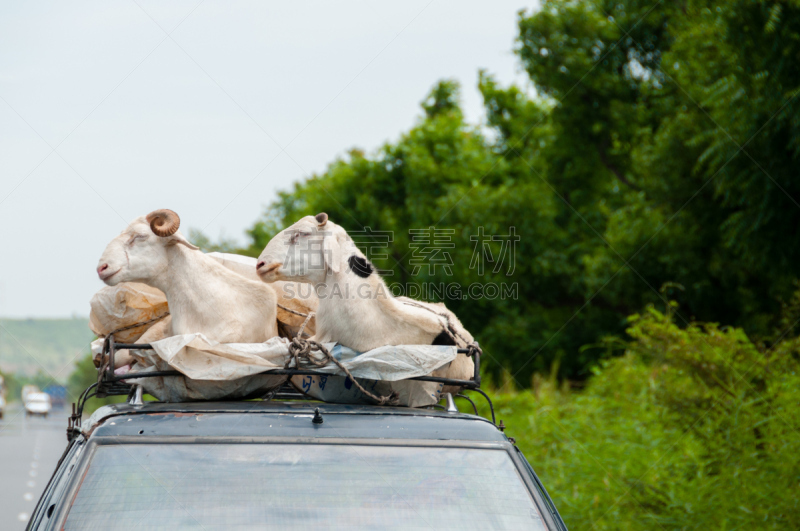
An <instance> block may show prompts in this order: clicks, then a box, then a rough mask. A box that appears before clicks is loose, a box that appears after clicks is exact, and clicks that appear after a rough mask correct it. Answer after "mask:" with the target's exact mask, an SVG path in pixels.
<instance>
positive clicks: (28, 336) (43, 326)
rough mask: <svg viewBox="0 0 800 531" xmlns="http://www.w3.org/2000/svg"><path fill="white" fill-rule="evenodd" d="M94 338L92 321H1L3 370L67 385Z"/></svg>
mask: <svg viewBox="0 0 800 531" xmlns="http://www.w3.org/2000/svg"><path fill="white" fill-rule="evenodd" d="M94 337H95V336H94V334H93V333H92V332H91V330H89V320H88V319H0V370H2V371H4V372H13V373H18V374H25V375H30V376H32V375H34V374H36V373H37V372H38V371H39V370H40V369H41V370H42V371H45V372H48V373H50V375H51V376H53V377H54V378H56V379H57V380H59V381H60V382H65V381H66V379H67V377H68V376H69V375H70V373H71V372H72V369H73V368H74V366H75V362H76V361H78V360H79V359H80V358H81V357H82V356H84V355H86V354H87V353H88V352H89V343H90V342H91V341H92V340H93V339H94Z"/></svg>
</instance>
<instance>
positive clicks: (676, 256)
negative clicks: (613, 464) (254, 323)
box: [244, 0, 800, 382]
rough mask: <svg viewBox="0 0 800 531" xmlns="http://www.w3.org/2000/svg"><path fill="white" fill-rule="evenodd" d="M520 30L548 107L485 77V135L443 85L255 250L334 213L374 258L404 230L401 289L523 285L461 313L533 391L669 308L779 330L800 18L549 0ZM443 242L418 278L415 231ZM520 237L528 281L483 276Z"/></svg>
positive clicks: (785, 290) (258, 232) (790, 275)
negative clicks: (445, 261) (405, 125)
mask: <svg viewBox="0 0 800 531" xmlns="http://www.w3.org/2000/svg"><path fill="white" fill-rule="evenodd" d="M518 24H519V30H520V31H519V38H518V44H517V50H516V51H517V53H518V55H519V57H520V60H521V61H522V65H523V66H524V68H525V70H526V71H527V73H528V74H529V76H530V78H531V80H532V81H533V83H534V85H535V87H536V91H537V95H536V96H533V97H529V96H528V95H526V94H525V93H524V92H522V91H521V90H519V89H518V88H517V87H514V86H510V87H501V86H499V84H498V83H497V82H496V81H495V80H494V79H493V78H492V76H491V75H490V74H489V73H486V72H481V73H480V76H479V88H480V90H481V93H482V94H483V98H484V102H485V107H486V113H487V121H486V123H485V124H482V126H474V125H470V124H467V123H466V122H465V121H464V116H463V113H462V112H461V110H460V105H459V87H458V85H457V84H456V83H455V82H453V81H447V80H445V81H442V82H440V83H439V84H437V85H436V86H435V87H433V89H432V90H431V92H430V94H429V95H428V96H427V97H425V98H424V99H423V101H422V105H421V106H422V111H423V112H422V114H421V116H420V118H419V119H418V121H417V123H416V124H415V125H414V127H413V128H412V129H411V130H409V131H408V132H407V133H406V134H404V135H403V136H402V137H401V138H400V139H399V140H398V141H397V142H394V143H389V144H386V145H384V146H383V147H382V148H380V149H379V150H378V151H377V152H376V153H374V154H372V155H366V154H365V153H364V152H363V151H360V150H357V149H353V150H351V151H350V152H349V154H348V156H347V157H345V158H343V159H340V160H337V161H335V162H333V163H332V164H331V165H330V166H329V167H328V169H327V171H325V172H324V173H323V174H320V175H314V176H313V177H312V178H310V179H308V180H306V181H304V182H301V183H297V184H296V185H295V186H294V187H293V189H292V190H289V191H286V192H283V193H281V194H280V195H279V198H278V199H277V200H276V201H275V202H274V203H273V204H272V205H271V207H270V208H269V210H268V211H267V212H266V213H265V215H264V216H263V218H262V219H261V220H259V221H258V222H257V223H256V224H255V225H254V226H253V228H252V229H251V230H250V231H249V236H250V238H251V245H249V247H248V248H247V249H246V250H244V252H246V253H248V254H251V255H257V254H258V253H259V252H260V251H261V250H262V249H263V248H264V246H265V245H266V244H267V242H268V241H269V239H270V238H271V237H272V236H273V235H274V234H275V233H276V232H277V231H278V230H280V229H281V228H283V227H285V226H287V225H289V224H291V223H293V222H294V221H295V220H297V219H298V218H299V217H301V216H304V215H309V214H316V213H318V212H321V211H325V212H327V213H328V214H329V215H330V217H331V219H332V220H334V221H335V222H337V223H339V224H341V225H342V226H344V227H345V228H346V229H347V230H348V231H350V232H357V231H358V232H360V233H361V235H362V236H363V238H362V239H361V240H360V241H361V242H363V243H362V248H363V250H364V251H366V252H367V254H368V255H370V254H371V253H370V249H371V247H372V244H373V243H374V241H373V239H371V238H374V237H375V232H376V231H379V232H380V231H387V232H390V233H391V234H392V235H393V239H392V241H391V242H390V243H389V246H388V249H387V250H386V251H387V252H386V253H383V254H382V256H377V255H373V256H372V258H373V261H374V262H375V263H376V266H377V267H378V268H379V269H382V270H385V271H388V272H390V274H388V275H387V277H388V278H387V280H388V282H389V283H390V284H392V283H395V282H397V283H399V284H402V285H406V284H408V283H411V284H422V283H427V284H447V283H454V284H456V285H458V286H461V287H462V289H465V288H467V287H469V286H471V285H476V284H477V285H482V286H486V285H488V284H497V285H501V284H503V285H508V286H513V287H514V290H513V293H515V294H516V297H513V296H511V297H485V296H484V297H478V298H475V297H470V298H469V300H465V299H464V298H463V297H460V296H457V297H449V298H447V300H446V302H447V304H448V306H449V307H451V309H453V310H454V311H455V312H456V313H457V314H458V315H459V316H460V317H461V318H462V320H463V321H464V323H465V325H466V326H467V327H468V328H469V329H470V330H471V331H472V332H473V334H474V335H475V336H476V337H477V338H478V339H479V341H480V342H481V344H482V345H484V347H486V348H485V351H486V353H487V358H488V360H487V361H488V364H489V365H488V367H489V369H490V370H492V371H495V372H497V373H499V371H500V370H501V369H503V368H505V369H507V370H508V371H509V372H510V373H511V374H513V375H514V376H515V378H516V379H517V380H518V381H520V382H527V381H529V378H530V376H531V374H532V373H533V372H547V371H549V368H550V366H551V365H553V364H555V363H557V364H558V366H559V370H560V375H561V376H562V377H569V378H584V377H586V376H588V375H589V374H590V373H591V367H592V366H593V365H594V364H596V363H597V360H598V359H599V358H600V357H602V356H604V355H606V354H605V353H606V351H605V350H604V349H600V348H592V345H597V344H598V343H600V342H601V340H602V339H603V338H604V337H606V336H614V335H623V334H625V328H626V316H627V315H630V314H631V313H635V312H637V311H638V310H639V309H641V308H643V307H645V306H646V305H648V304H654V303H658V304H663V303H664V302H665V301H666V300H667V299H668V298H675V299H677V300H678V301H679V302H680V305H681V306H680V307H681V309H680V311H678V312H677V313H676V320H677V322H678V323H679V324H681V323H682V324H683V325H684V326H686V325H688V323H689V322H691V321H692V319H693V318H697V319H700V320H703V321H709V322H719V323H723V324H728V325H735V326H739V327H742V328H743V329H744V330H745V331H746V332H747V333H748V334H749V335H750V336H751V337H753V338H754V339H755V340H757V341H759V340H761V341H765V340H770V338H773V337H775V336H776V332H775V329H776V328H777V327H780V326H781V322H780V308H781V304H782V303H783V302H784V301H785V299H786V297H787V294H789V293H791V292H792V291H793V282H794V280H795V279H796V278H797V277H798V270H797V269H798V268H797V265H795V264H797V263H798V260H797V253H798V252H800V247H798V237H799V236H798V235H797V234H796V231H794V230H791V229H790V228H793V227H794V226H796V225H797V222H798V221H800V220H798V218H797V216H798V215H800V210H799V209H800V184H798V183H797V182H796V179H795V173H796V172H795V171H794V169H795V168H796V167H797V158H798V145H800V142H799V141H798V138H800V137H798V127H800V125H799V124H800V119H798V115H797V112H796V108H797V103H796V102H795V97H796V96H797V94H798V86H799V83H800V71H799V70H798V69H799V68H800V67H798V65H799V64H800V62H798V59H799V58H800V38H798V36H799V35H800V4H798V2H796V1H783V2H768V1H766V0H764V1H757V0H737V1H734V2H721V1H714V2H712V1H688V0H687V1H685V2H680V3H663V2H662V3H656V4H653V3H651V2H640V1H634V0H628V1H614V2H606V1H600V0H593V1H588V2H574V1H567V0H549V1H545V2H544V3H543V5H542V8H541V9H540V10H539V11H537V12H535V13H524V12H523V13H521V14H520V16H519V21H518ZM431 227H434V228H438V229H446V230H450V231H452V233H451V234H450V238H451V239H450V243H451V244H452V246H451V247H450V250H449V251H448V252H450V255H451V258H452V262H453V264H452V267H451V268H449V270H447V271H444V270H442V269H441V268H439V269H438V270H434V269H432V268H431V269H427V268H416V267H415V266H416V265H418V264H416V263H414V261H415V260H416V259H417V258H418V256H417V255H415V249H414V245H415V240H413V235H412V234H411V233H410V232H409V231H410V230H421V229H428V228H431ZM512 227H513V230H514V231H515V232H514V234H516V235H518V236H519V238H520V240H519V242H518V245H517V248H516V249H515V253H516V257H517V260H516V262H515V267H514V268H513V269H511V270H509V269H508V268H505V269H503V270H498V271H495V270H494V269H492V268H489V269H490V270H487V271H483V272H479V271H478V270H477V269H476V268H475V267H474V265H475V262H476V252H475V251H476V245H481V246H482V245H483V242H480V243H476V240H477V239H478V238H480V237H481V236H480V234H489V235H493V236H500V235H508V234H510V231H511V230H512ZM364 238H366V239H364ZM486 245H487V247H486V249H487V250H486V253H491V254H492V256H493V257H496V256H498V255H499V254H501V253H502V252H503V251H504V248H503V247H502V245H503V244H502V238H500V239H499V240H497V241H494V240H489V241H488V242H486ZM505 249H506V250H507V248H505ZM484 255H485V253H484V249H483V247H481V249H480V252H479V253H477V256H478V257H481V256H484ZM662 287H663V289H662ZM426 298H429V299H433V300H437V299H441V298H442V296H441V295H439V294H433V295H430V296H428V297H426ZM777 334H778V335H779V334H780V332H778V333H777Z"/></svg>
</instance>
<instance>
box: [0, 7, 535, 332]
mask: <svg viewBox="0 0 800 531" xmlns="http://www.w3.org/2000/svg"><path fill="white" fill-rule="evenodd" d="M535 3H536V2H535V1H528V2H524V1H523V0H515V1H506V0H494V1H492V2H486V1H484V2H476V1H465V0H434V1H429V0H423V1H414V0H407V1H403V2H391V3H388V2H354V1H341V0H340V1H337V2H288V1H283V2H264V1H252V2H249V1H239V2H220V1H217V0H205V1H202V2H199V0H188V1H170V2H156V1H153V0H147V1H144V0H136V2H134V1H119V2H109V1H104V2H99V1H98V2H79V3H78V2H70V3H66V2H35V3H34V2H21V1H13V2H3V3H2V4H0V316H3V317H61V316H63V317H67V316H70V315H73V314H77V315H80V316H85V315H88V313H89V299H90V297H91V296H92V294H93V293H94V292H95V291H97V290H98V289H99V288H100V287H102V283H101V282H100V281H99V280H98V279H97V275H96V273H95V267H96V265H97V260H98V258H99V257H100V254H101V253H102V251H103V249H104V248H105V245H106V244H107V243H108V241H109V240H110V239H111V238H113V237H114V236H115V235H116V234H118V233H119V231H121V230H122V229H123V228H124V227H125V225H126V223H127V222H128V221H130V220H131V219H133V218H135V217H137V216H140V215H144V214H146V213H147V212H149V211H151V210H153V209H155V208H170V209H173V210H175V211H176V212H178V214H180V216H181V220H182V229H183V231H184V232H188V229H189V228H190V227H194V228H198V229H202V230H204V231H205V232H206V233H207V234H208V235H209V236H211V237H212V238H216V237H219V236H220V235H224V236H226V237H232V238H235V239H238V240H239V241H242V242H243V241H244V237H243V231H244V229H245V228H247V227H249V226H250V225H251V224H252V223H253V222H254V221H255V220H256V218H258V216H259V215H260V214H261V213H262V212H263V209H264V207H265V205H267V204H269V203H270V202H271V201H272V200H273V199H274V197H275V194H276V191H278V190H283V189H287V188H289V186H290V185H291V183H292V182H294V181H297V180H300V179H303V178H304V177H306V176H308V175H310V174H311V173H318V172H322V171H324V170H325V168H326V166H327V164H328V163H330V162H331V161H333V160H334V159H335V158H336V157H338V156H341V155H343V154H344V153H345V152H346V151H347V150H349V149H350V148H352V147H359V148H361V149H365V150H366V151H367V152H368V153H372V152H374V150H375V149H376V148H378V147H379V146H380V145H381V144H383V143H384V142H386V141H390V140H395V139H397V138H398V136H399V135H400V134H401V133H402V132H403V131H406V130H407V129H408V128H409V127H411V126H412V125H413V124H414V121H415V120H416V119H417V117H418V116H419V114H420V112H421V111H420V108H419V102H420V101H421V100H422V99H423V97H424V96H425V95H426V94H427V92H428V91H429V90H430V88H431V87H432V85H433V84H434V83H435V82H436V81H437V80H439V79H442V78H455V79H458V80H459V81H460V82H461V84H462V90H463V101H464V110H465V113H466V116H467V119H468V120H470V121H471V122H473V123H479V122H480V121H481V120H483V112H482V104H481V98H480V94H479V93H478V91H477V89H476V83H477V76H478V69H479V68H486V69H488V70H489V71H490V72H491V73H493V74H494V75H495V76H496V77H497V78H498V79H499V80H500V81H501V82H502V83H503V84H508V83H511V82H517V83H519V84H521V85H523V86H526V85H527V78H526V76H525V75H524V73H523V72H522V71H521V67H520V66H519V62H518V61H517V59H516V56H515V55H514V54H513V53H512V49H513V47H514V38H515V36H516V34H517V31H516V19H517V17H516V13H517V11H519V10H520V9H524V8H528V7H530V6H532V5H535ZM167 34H169V37H168V36H167ZM54 148H55V151H53V149H54Z"/></svg>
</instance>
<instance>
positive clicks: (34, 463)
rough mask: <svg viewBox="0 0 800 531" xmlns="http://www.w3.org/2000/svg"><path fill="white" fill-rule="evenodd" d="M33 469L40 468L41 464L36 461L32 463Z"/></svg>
mask: <svg viewBox="0 0 800 531" xmlns="http://www.w3.org/2000/svg"><path fill="white" fill-rule="evenodd" d="M31 468H39V463H37V462H36V461H34V462H33V463H31Z"/></svg>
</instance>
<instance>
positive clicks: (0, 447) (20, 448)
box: [0, 403, 68, 531]
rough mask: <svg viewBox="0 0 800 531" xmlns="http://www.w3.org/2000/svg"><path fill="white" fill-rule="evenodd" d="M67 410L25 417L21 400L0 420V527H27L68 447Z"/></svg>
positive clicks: (12, 530)
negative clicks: (41, 415) (47, 416)
mask: <svg viewBox="0 0 800 531" xmlns="http://www.w3.org/2000/svg"><path fill="white" fill-rule="evenodd" d="M67 416H68V415H67V410H66V409H64V410H54V411H53V412H52V413H51V414H50V417H49V418H48V419H42V418H31V419H26V418H25V414H24V412H23V411H22V407H21V406H20V404H19V403H13V404H10V405H9V409H7V410H6V412H5V416H4V418H3V420H0V529H2V530H4V531H16V530H22V529H25V525H26V524H27V523H28V518H29V517H30V515H31V512H32V511H33V509H34V507H36V502H37V501H38V500H39V496H41V494H42V491H44V488H45V487H46V486H47V481H48V480H49V479H50V475H51V474H52V473H53V470H54V469H55V467H56V464H57V463H58V459H59V458H60V457H61V454H62V452H63V451H64V449H65V448H66V447H67V436H66V429H67Z"/></svg>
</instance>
